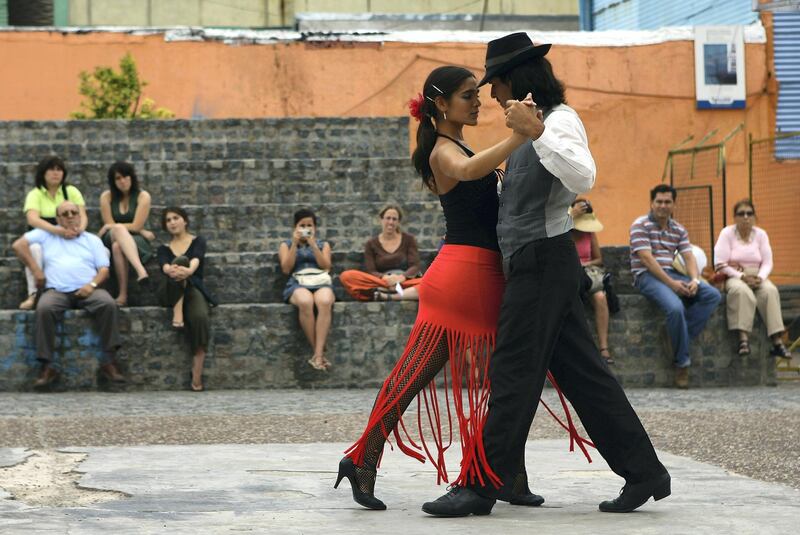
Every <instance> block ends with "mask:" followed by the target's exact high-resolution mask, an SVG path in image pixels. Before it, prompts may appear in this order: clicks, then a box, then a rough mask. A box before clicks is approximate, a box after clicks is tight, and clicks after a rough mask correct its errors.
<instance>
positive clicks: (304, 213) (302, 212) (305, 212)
mask: <svg viewBox="0 0 800 535" xmlns="http://www.w3.org/2000/svg"><path fill="white" fill-rule="evenodd" d="M307 217H310V218H311V220H312V221H314V226H315V227H316V226H317V216H316V214H315V213H314V212H312V211H311V210H309V209H308V208H300V209H299V210H298V211H296V212H295V213H294V226H295V227H296V226H297V224H298V223H299V222H300V220H301V219H305V218H307Z"/></svg>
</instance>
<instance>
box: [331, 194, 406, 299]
mask: <svg viewBox="0 0 800 535" xmlns="http://www.w3.org/2000/svg"><path fill="white" fill-rule="evenodd" d="M378 215H379V216H380V219H381V232H380V234H378V235H377V236H375V237H374V238H372V239H370V240H369V241H368V242H367V243H365V244H364V265H365V267H366V268H367V270H366V272H364V271H359V270H356V269H349V270H347V271H344V272H342V274H341V275H339V280H340V281H342V286H344V289H345V290H347V293H349V294H350V295H352V296H353V297H355V298H356V299H358V300H359V301H369V300H377V301H387V300H388V301H397V300H413V301H416V300H418V299H419V294H418V293H417V288H416V286H417V285H418V284H419V283H420V282H422V277H420V261H419V251H418V249H417V240H416V239H415V238H414V236H412V235H411V234H408V233H405V232H401V231H400V223H401V222H402V220H403V212H402V210H400V207H399V206H395V205H392V204H390V205H387V206H385V207H384V208H383V209H382V210H381V211H380V213H379V214H378Z"/></svg>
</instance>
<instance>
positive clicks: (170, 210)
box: [161, 206, 189, 230]
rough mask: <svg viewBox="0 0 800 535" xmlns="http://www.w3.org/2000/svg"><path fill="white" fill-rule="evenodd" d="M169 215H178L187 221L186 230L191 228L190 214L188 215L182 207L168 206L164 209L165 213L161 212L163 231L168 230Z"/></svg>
mask: <svg viewBox="0 0 800 535" xmlns="http://www.w3.org/2000/svg"><path fill="white" fill-rule="evenodd" d="M169 214H178V215H179V216H181V218H182V219H183V220H184V221H186V228H189V214H187V213H186V210H184V209H183V208H181V207H180V206H167V207H166V208H164V211H163V212H161V229H162V230H167V216H168V215H169Z"/></svg>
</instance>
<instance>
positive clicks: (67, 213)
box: [58, 210, 80, 217]
mask: <svg viewBox="0 0 800 535" xmlns="http://www.w3.org/2000/svg"><path fill="white" fill-rule="evenodd" d="M78 214H80V212H79V211H77V210H64V211H63V212H61V213H60V214H58V215H59V217H75V216H76V215H78Z"/></svg>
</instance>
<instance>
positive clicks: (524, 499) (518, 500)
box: [508, 491, 544, 507]
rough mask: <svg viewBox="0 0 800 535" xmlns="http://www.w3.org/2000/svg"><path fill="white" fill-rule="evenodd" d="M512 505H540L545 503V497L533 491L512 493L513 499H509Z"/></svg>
mask: <svg viewBox="0 0 800 535" xmlns="http://www.w3.org/2000/svg"><path fill="white" fill-rule="evenodd" d="M508 503H510V504H511V505H526V506H528V507H539V506H540V505H542V504H543V503H544V498H542V497H541V496H539V495H538V494H534V493H532V492H531V491H528V492H523V493H519V494H516V493H515V494H512V495H511V499H510V500H508Z"/></svg>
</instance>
